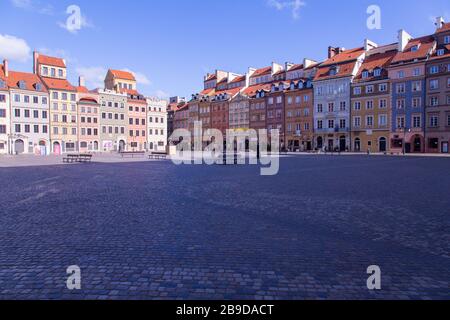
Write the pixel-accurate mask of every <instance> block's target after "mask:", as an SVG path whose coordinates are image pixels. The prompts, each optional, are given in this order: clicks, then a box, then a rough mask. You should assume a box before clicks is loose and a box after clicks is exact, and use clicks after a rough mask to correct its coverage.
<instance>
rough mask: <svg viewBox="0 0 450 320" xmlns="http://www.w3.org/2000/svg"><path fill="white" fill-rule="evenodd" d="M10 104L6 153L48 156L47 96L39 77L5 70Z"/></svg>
mask: <svg viewBox="0 0 450 320" xmlns="http://www.w3.org/2000/svg"><path fill="white" fill-rule="evenodd" d="M8 85H9V89H10V105H11V135H10V150H9V153H10V154H22V153H24V154H35V155H42V156H45V155H49V154H50V152H51V145H50V128H49V126H50V124H49V121H50V120H49V112H50V111H49V96H48V93H47V89H46V88H45V86H44V84H43V83H42V82H41V81H40V79H39V77H38V76H37V75H35V74H31V73H23V72H13V71H11V72H9V77H8Z"/></svg>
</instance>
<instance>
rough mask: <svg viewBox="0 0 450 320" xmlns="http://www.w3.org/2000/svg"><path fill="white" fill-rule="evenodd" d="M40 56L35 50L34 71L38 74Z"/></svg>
mask: <svg viewBox="0 0 450 320" xmlns="http://www.w3.org/2000/svg"><path fill="white" fill-rule="evenodd" d="M38 58H39V52H36V51H34V52H33V73H34V74H38Z"/></svg>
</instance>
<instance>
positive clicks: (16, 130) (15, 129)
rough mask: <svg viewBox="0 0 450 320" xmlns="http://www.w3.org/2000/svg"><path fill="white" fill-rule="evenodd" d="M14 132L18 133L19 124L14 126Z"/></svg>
mask: <svg viewBox="0 0 450 320" xmlns="http://www.w3.org/2000/svg"><path fill="white" fill-rule="evenodd" d="M14 131H15V132H16V133H20V124H16V125H15V126H14Z"/></svg>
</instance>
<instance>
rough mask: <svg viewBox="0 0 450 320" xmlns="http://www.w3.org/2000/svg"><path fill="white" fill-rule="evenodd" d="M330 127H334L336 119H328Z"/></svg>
mask: <svg viewBox="0 0 450 320" xmlns="http://www.w3.org/2000/svg"><path fill="white" fill-rule="evenodd" d="M328 129H334V120H328Z"/></svg>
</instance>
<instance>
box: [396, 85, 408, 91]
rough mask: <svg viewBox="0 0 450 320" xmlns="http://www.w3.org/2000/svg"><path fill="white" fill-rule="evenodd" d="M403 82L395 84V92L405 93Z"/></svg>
mask: <svg viewBox="0 0 450 320" xmlns="http://www.w3.org/2000/svg"><path fill="white" fill-rule="evenodd" d="M405 88H406V86H405V84H404V83H399V84H397V93H405Z"/></svg>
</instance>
